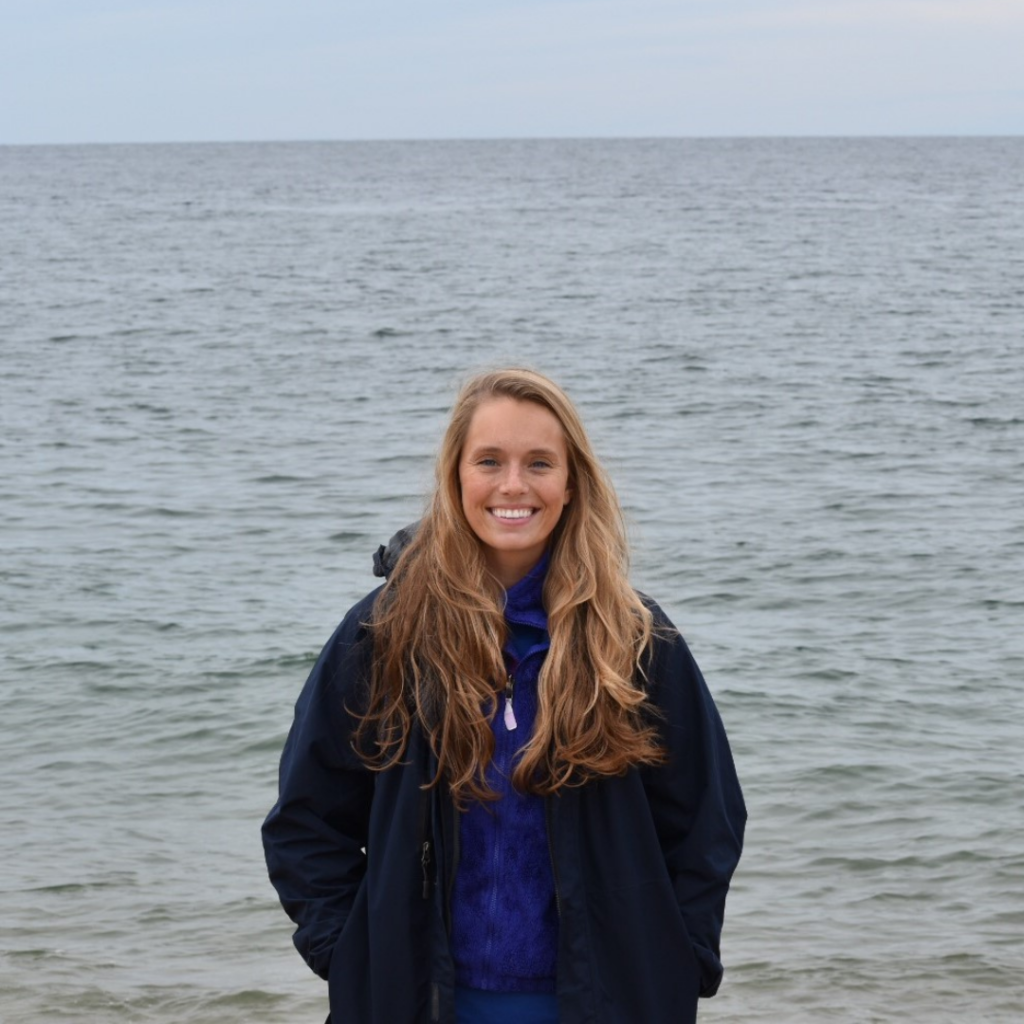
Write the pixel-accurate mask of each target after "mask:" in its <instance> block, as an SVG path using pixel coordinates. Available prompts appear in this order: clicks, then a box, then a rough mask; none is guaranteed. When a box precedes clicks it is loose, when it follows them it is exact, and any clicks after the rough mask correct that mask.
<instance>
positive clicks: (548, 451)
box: [469, 444, 558, 459]
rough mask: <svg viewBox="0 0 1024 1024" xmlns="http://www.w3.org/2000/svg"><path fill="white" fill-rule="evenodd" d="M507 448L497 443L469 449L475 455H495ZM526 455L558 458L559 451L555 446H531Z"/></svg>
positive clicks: (500, 453)
mask: <svg viewBox="0 0 1024 1024" xmlns="http://www.w3.org/2000/svg"><path fill="white" fill-rule="evenodd" d="M505 450H506V449H504V448H502V447H501V445H497V444H482V445H478V446H477V447H475V448H470V449H469V451H470V452H471V453H472V454H473V455H494V454H498V455H503V454H504V453H505ZM526 455H527V457H533V456H536V455H543V456H544V457H545V458H548V459H557V458H558V452H556V451H555V450H554V449H553V448H531V449H530V450H529V451H528V452H527V453H526Z"/></svg>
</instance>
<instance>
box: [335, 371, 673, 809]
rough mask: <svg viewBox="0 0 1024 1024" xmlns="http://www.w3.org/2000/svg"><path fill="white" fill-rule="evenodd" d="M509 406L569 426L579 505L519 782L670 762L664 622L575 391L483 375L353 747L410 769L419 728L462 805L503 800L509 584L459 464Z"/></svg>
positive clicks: (461, 401)
mask: <svg viewBox="0 0 1024 1024" xmlns="http://www.w3.org/2000/svg"><path fill="white" fill-rule="evenodd" d="M495 398H512V399H515V400H517V401H520V402H534V403H536V404H537V405H540V406H542V407H543V408H545V409H547V410H549V411H550V412H551V413H553V414H554V416H555V418H556V419H557V420H558V422H559V423H560V424H561V427H562V432H563V434H564V437H565V444H566V449H567V453H568V462H569V466H568V468H569V480H568V487H569V488H570V489H571V491H572V495H573V498H572V501H571V502H570V503H569V504H568V505H567V506H566V507H565V509H564V511H563V512H562V516H561V519H560V520H559V522H558V525H557V526H556V527H555V530H554V531H553V533H552V535H551V539H550V541H549V545H550V552H551V560H550V567H549V569H548V573H547V577H546V580H545V583H544V592H543V602H544V607H545V609H546V611H547V615H548V630H549V633H550V635H551V646H550V650H549V651H548V655H547V658H546V659H545V661H544V665H543V667H542V669H541V672H540V676H539V679H538V683H537V685H538V708H537V717H536V721H535V723H534V732H533V736H532V737H531V738H530V740H529V742H528V743H527V744H526V746H525V747H524V748H523V750H522V751H521V752H520V755H519V758H518V762H517V764H516V767H515V769H514V773H513V776H512V782H513V785H514V786H515V787H516V788H517V789H519V790H520V791H523V792H532V793H537V794H541V795H546V794H551V793H555V792H557V791H558V790H559V789H561V788H562V787H563V786H572V785H579V784H581V783H582V782H584V781H586V780H587V779H588V778H591V777H593V776H597V775H621V774H623V773H624V772H625V771H626V770H627V769H628V768H629V767H630V766H632V765H640V764H656V763H660V762H661V761H663V760H664V753H663V751H662V749H661V747H660V745H659V743H658V736H657V731H656V729H655V727H654V724H653V722H652V719H651V713H650V705H649V703H648V701H647V698H646V695H645V692H644V688H643V683H644V679H645V676H644V671H643V660H644V654H645V652H646V651H647V650H648V647H649V642H650V639H651V634H652V629H653V625H652V616H651V613H650V611H649V610H648V609H647V608H646V607H645V605H644V604H643V602H642V601H641V600H640V598H639V597H638V595H637V593H636V591H635V590H633V588H632V587H631V586H630V584H629V580H628V578H627V569H628V546H627V542H626V531H625V524H624V522H623V517H622V510H621V508H620V506H619V502H618V498H617V497H616V494H615V490H614V488H613V487H612V485H611V483H610V481H609V480H608V478H607V476H606V474H605V472H604V470H603V469H602V467H601V465H600V463H599V462H598V460H597V458H596V456H595V455H594V452H593V449H592V448H591V445H590V441H589V439H588V437H587V434H586V431H585V430H584V428H583V424H582V422H581V420H580V417H579V414H578V413H577V412H576V409H575V408H574V407H573V404H572V402H571V401H570V400H569V398H568V397H567V396H566V395H565V393H564V392H563V391H562V390H561V389H560V388H559V387H558V386H557V385H556V384H554V383H553V382H552V381H550V380H548V379H547V378H546V377H544V376H543V375H542V374H539V373H536V372H534V371H532V370H526V369H505V370H496V371H493V372H488V373H483V374H480V375H478V376H475V377H473V378H472V379H470V380H469V381H468V382H467V383H466V384H465V385H464V386H463V388H462V390H461V392H460V393H459V396H458V398H457V400H456V402H455V406H454V408H453V410H452V416H451V420H450V422H449V424H448V429H447V431H446V432H445V435H444V440H443V442H442V444H441V450H440V453H439V455H438V458H437V464H436V486H435V489H434V493H433V497H432V499H431V502H430V506H429V509H428V511H427V514H426V515H425V516H424V519H423V521H422V523H421V525H420V527H419V530H418V531H417V533H416V536H415V538H414V539H413V540H412V542H411V543H410V544H409V546H408V547H407V548H406V549H405V551H404V552H403V553H402V555H401V557H400V558H399V560H398V562H397V564H396V565H395V567H394V569H393V571H392V573H391V576H390V578H389V580H388V583H387V585H386V586H385V587H384V590H383V591H382V592H381V594H380V596H379V597H378V599H377V602H376V604H375V607H374V613H373V616H372V621H371V622H370V623H369V625H370V628H371V632H372V636H373V645H374V652H373V653H374V656H373V669H372V673H371V679H370V689H369V700H368V704H367V707H366V710H365V713H364V714H362V715H361V717H360V724H359V727H358V729H357V730H356V734H355V737H354V741H353V745H354V747H355V749H356V751H357V752H358V753H359V754H360V756H361V757H362V758H363V760H364V762H365V763H366V764H367V765H369V766H370V767H371V768H374V769H378V770H379V769H385V768H388V767H391V766H392V765H394V764H396V763H398V762H399V761H400V760H401V759H402V756H403V754H404V751H405V748H406V744H407V741H408V737H409V731H410V729H411V728H412V725H413V722H414V720H418V721H419V723H420V725H421V726H422V728H423V729H424V731H425V733H426V735H427V737H428V739H429V742H430V745H431V748H432V750H433V751H434V754H435V755H436V757H437V774H436V775H435V777H434V779H433V781H432V785H437V784H438V782H440V780H441V779H442V778H444V779H445V780H446V781H447V783H448V785H449V787H450V789H451V792H452V795H453V797H454V799H455V802H456V804H457V805H458V806H465V804H466V802H467V801H468V800H489V799H493V798H494V797H495V795H496V794H495V793H494V791H493V790H492V789H491V787H490V786H489V785H488V783H487V778H486V770H487V766H488V764H489V763H490V760H491V758H492V756H493V753H494V735H493V733H492V731H491V725H490V723H491V720H492V719H493V717H494V715H495V713H496V710H497V706H498V703H499V695H500V694H501V692H502V690H503V688H504V682H505V667H504V662H503V659H502V645H503V644H504V642H505V641H506V639H507V636H508V629H507V626H506V623H505V618H504V614H503V605H504V591H503V590H502V588H501V586H500V584H499V583H498V582H497V580H496V579H495V578H494V577H493V576H492V575H491V573H490V572H489V571H488V569H487V566H486V562H485V559H484V553H483V548H482V545H481V542H480V541H479V539H478V538H477V536H476V534H474V532H473V530H472V529H471V527H470V525H469V522H468V520H467V519H466V516H465V513H464V512H463V507H462V493H461V486H460V482H459V462H460V458H461V456H462V450H463V446H464V443H465V439H466V435H467V433H468V431H469V427H470V423H471V421H472V419H473V415H474V413H475V412H476V410H477V408H478V407H479V406H480V405H481V404H482V403H484V402H487V401H488V400H490V399H495Z"/></svg>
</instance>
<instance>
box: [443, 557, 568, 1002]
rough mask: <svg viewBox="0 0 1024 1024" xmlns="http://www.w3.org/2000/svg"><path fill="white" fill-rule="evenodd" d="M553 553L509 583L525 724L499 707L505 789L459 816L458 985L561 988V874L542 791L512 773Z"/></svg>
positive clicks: (533, 707) (529, 726) (514, 663)
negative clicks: (555, 868)
mask: <svg viewBox="0 0 1024 1024" xmlns="http://www.w3.org/2000/svg"><path fill="white" fill-rule="evenodd" d="M547 567H548V559H547V556H545V557H544V558H542V559H541V561H540V562H539V563H538V564H537V565H536V566H535V567H534V568H533V569H532V570H531V571H530V573H529V574H528V575H527V576H525V577H524V578H523V579H522V580H520V581H519V582H518V583H517V584H515V586H513V587H512V588H511V589H510V590H509V591H508V602H507V604H506V607H505V619H506V621H507V622H508V625H509V628H510V632H511V634H512V635H511V636H510V638H509V643H508V644H507V645H506V648H505V658H506V663H507V665H508V668H509V671H510V672H511V673H512V676H513V678H514V679H515V688H514V693H513V701H512V706H513V709H514V712H515V719H516V724H517V728H516V729H514V730H512V731H510V730H508V729H507V728H506V726H505V722H504V711H505V698H504V697H502V698H501V699H500V702H499V707H498V713H497V714H496V715H495V716H494V721H493V723H492V726H491V727H492V728H493V730H494V739H495V751H494V760H493V761H492V762H491V764H490V766H489V768H488V771H487V778H488V782H489V783H490V785H491V786H492V787H493V788H494V790H495V791H496V792H497V793H499V794H500V795H501V799H500V800H498V801H496V802H494V803H490V804H486V805H481V804H472V805H471V806H470V807H469V809H468V810H467V811H466V812H465V813H464V814H463V815H462V816H461V823H460V830H459V847H460V854H459V865H458V870H457V872H456V876H455V885H454V891H453V893H452V934H451V949H452V956H453V957H454V960H455V978H456V982H457V984H459V985H465V986H468V987H470V988H477V989H485V990H487V991H490V992H554V991H555V963H556V958H557V946H558V916H557V913H556V909H555V882H554V876H553V873H552V868H551V856H550V852H549V849H548V837H547V826H546V823H545V819H544V801H543V799H542V798H541V797H537V796H532V795H527V794H523V793H519V792H516V790H514V789H513V788H512V783H511V773H512V769H513V767H514V765H515V755H516V754H517V753H518V751H519V750H520V749H521V748H522V747H523V746H525V744H526V742H527V741H528V739H529V737H530V735H531V733H532V732H533V723H534V719H535V717H536V714H537V675H538V673H539V672H540V668H541V665H542V664H543V662H544V656H545V654H546V653H547V650H548V645H549V637H548V632H547V624H548V620H547V614H546V613H545V611H544V606H543V604H542V603H541V594H542V591H543V587H544V576H545V575H546V573H547Z"/></svg>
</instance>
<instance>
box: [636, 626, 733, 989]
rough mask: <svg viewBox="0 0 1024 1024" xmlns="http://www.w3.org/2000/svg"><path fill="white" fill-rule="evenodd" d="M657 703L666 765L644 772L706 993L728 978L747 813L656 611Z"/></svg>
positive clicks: (709, 713) (693, 673) (696, 682)
mask: <svg viewBox="0 0 1024 1024" xmlns="http://www.w3.org/2000/svg"><path fill="white" fill-rule="evenodd" d="M654 613H655V623H656V628H657V629H658V631H659V634H658V635H657V636H656V638H655V640H654V641H653V643H654V659H653V664H652V666H651V670H650V678H649V691H650V695H651V699H652V701H653V702H654V704H655V705H656V707H657V708H658V709H659V710H660V713H661V719H660V721H659V723H658V725H659V729H660V730H661V732H662V735H663V739H664V743H665V747H666V750H667V752H668V755H669V759H668V762H667V763H666V764H664V765H660V766H658V767H656V768H651V769H646V770H645V771H644V777H645V786H646V790H647V798H648V801H649V804H650V807H651V813H652V816H653V819H654V822H655V827H656V829H657V831H658V837H659V840H660V842H661V847H662V852H663V854H664V857H665V862H666V864H667V866H668V870H669V874H670V876H671V878H672V883H673V886H674V888H675V893H676V899H677V900H678V903H679V910H680V913H681V914H682V917H683V921H684V923H685V924H686V928H687V931H688V932H689V934H690V939H691V942H692V943H693V947H694V952H695V953H696V956H697V960H698V962H699V964H700V969H701V995H702V996H713V995H714V994H715V992H716V991H717V990H718V986H719V984H720V982H721V980H722V962H721V960H720V958H719V957H720V953H719V943H720V938H721V933H722V922H723V918H724V914H725V897H726V893H727V892H728V890H729V882H730V880H731V878H732V874H733V871H734V870H735V869H736V865H737V863H738V862H739V858H740V851H741V849H742V846H743V831H744V826H745V824H746V818H747V812H746V807H745V805H744V802H743V793H742V791H741V790H740V784H739V780H738V778H737V776H736V768H735V766H734V764H733V759H732V754H731V752H730V750H729V742H728V740H727V739H726V735H725V729H724V728H723V726H722V720H721V718H720V717H719V714H718V709H717V708H716V707H715V703H714V701H713V700H712V698H711V694H710V692H709V691H708V688H707V685H706V684H705V682H704V677H703V676H702V675H701V672H700V669H699V668H698V667H697V663H696V662H695V661H694V660H693V656H692V655H691V654H690V650H689V648H688V647H687V646H686V642H685V641H684V640H683V638H682V637H681V636H680V635H679V633H678V632H677V631H676V630H675V627H673V626H672V624H671V623H670V622H669V620H668V619H667V618H666V617H665V615H664V613H663V612H661V610H660V609H658V608H657V607H655V608H654Z"/></svg>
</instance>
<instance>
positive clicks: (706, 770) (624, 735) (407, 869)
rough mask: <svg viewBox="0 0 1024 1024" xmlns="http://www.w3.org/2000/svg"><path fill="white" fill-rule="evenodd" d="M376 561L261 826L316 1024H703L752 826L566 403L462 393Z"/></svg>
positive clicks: (698, 690)
mask: <svg viewBox="0 0 1024 1024" xmlns="http://www.w3.org/2000/svg"><path fill="white" fill-rule="evenodd" d="M403 543H404V548H403ZM392 546H393V548H397V549H399V550H392V551H390V552H386V553H385V556H384V557H383V558H382V559H381V560H380V562H381V566H380V568H381V569H382V571H383V572H384V573H389V579H388V582H387V583H386V584H385V585H384V586H383V587H381V588H379V589H378V590H376V591H374V592H373V593H371V594H370V595H368V596H367V597H366V598H364V599H363V600H362V601H360V602H359V603H358V604H357V605H356V606H355V607H354V608H353V609H352V610H351V611H350V612H349V614H348V615H347V616H346V618H345V620H344V621H343V622H342V624H341V625H340V626H339V627H338V630H337V631H336V632H335V634H334V636H333V637H332V638H331V640H330V641H329V642H328V644H327V646H326V647H325V648H324V650H323V653H322V654H321V655H320V659H319V661H318V662H317V664H316V666H315V668H314V669H313V671H312V673H311V675H310V677H309V679H308V681H307V683H306V686H305V688H304V689H303V691H302V695H301V696H300V698H299V701H298V704H297V706H296V714H295V721H294V724H293V726H292V730H291V733H290V735H289V737H288V741H287V743H286V745H285V749H284V754H283V756H282V762H281V790H280V799H279V800H278V802H277V804H276V806H275V807H274V809H273V810H272V811H271V813H270V815H269V817H268V818H267V820H266V823H265V824H264V827H263V835H264V845H265V848H266V854H267V864H268V866H269V869H270V877H271V881H272V882H273V884H274V885H275V887H276V888H277V891H278V893H279V895H280V897H281V901H282V903H283V905H284V907H285V910H286V911H287V912H288V914H289V915H290V916H291V917H292V919H293V920H294V921H295V922H296V924H297V925H298V928H297V930H296V933H295V944H296V946H297V947H298V949H299V952H300V953H301V954H302V955H303V956H304V957H305V959H306V961H307V962H308V963H309V965H310V967H311V968H312V969H313V970H314V971H316V972H317V973H318V974H320V975H321V976H322V977H325V978H327V979H328V987H329V994H330V1006H331V1017H330V1018H329V1020H331V1021H333V1022H334V1024H413V1022H420V1021H443V1022H457V1024H501V1022H505V1021H515V1022H516V1024H557V1022H561V1024H583V1022H595V1024H596V1022H601V1024H663V1022H664V1024H669V1022H672V1024H685V1022H687V1021H693V1020H695V1019H696V1002H697V997H698V996H699V995H705V996H710V995H713V994H714V992H715V990H716V989H717V987H718V984H719V981H720V979H721V974H722V967H721V964H720V962H719V959H718V943H719V935H720V932H721V927H722V916H723V911H724V904H725V895H726V891H727V889H728V885H729V880H730V877H731V875H732V872H733V870H734V868H735V866H736V862H737V861H738V859H739V855H740V848H741V844H742V837H743V827H744V822H745V819H746V812H745V809H744V805H743V798H742V794H741V792H740V787H739V783H738V782H737V779H736V774H735V769H734V767H733V762H732V758H731V755H730V752H729V747H728V743H727V741H726V737H725V733H724V731H723V729H722V724H721V721H720V719H719V717H718V713H717V711H716V709H715V706H714V703H713V702H712V699H711V696H710V695H709V693H708V691H707V688H706V686H705V684H704V681H703V679H702V677H701V675H700V671H699V670H698V668H697V666H696V665H695V663H694V661H693V659H692V658H691V656H690V653H689V651H688V649H687V647H686V644H685V643H684V642H683V639H682V637H680V635H679V634H678V632H676V630H675V629H674V627H673V626H672V624H671V623H670V622H669V621H668V619H667V618H666V616H665V615H664V614H663V613H662V611H661V610H660V609H659V608H658V606H657V605H656V604H654V603H653V602H652V601H649V600H648V599H647V598H645V597H642V596H641V595H639V594H637V593H636V591H634V590H633V589H632V587H630V585H629V582H628V580H627V577H626V562H627V548H626V541H625V533H624V529H623V524H622V516H621V511H620V508H619V505H618V501H617V499H616V497H615V493H614V491H613V489H612V487H611V485H610V484H609V482H608V481H607V479H606V478H605V475H604V473H603V471H602V469H601V467H600V465H599V463H598V462H597V459H596V458H595V456H594V453H593V451H592V449H591V446H590V442H589V440H588V438H587V436H586V433H585V431H584V429H583V426H582V423H581V422H580V419H579V416H578V414H577V413H576V410H575V409H574V408H573V406H572V403H571V402H570V401H569V399H568V398H567V397H566V396H565V394H564V393H563V392H562V391H561V390H560V389H559V388H558V387H557V386H556V385H555V384H553V383H552V382H551V381H550V380H548V379H547V378H545V377H543V376H541V375H540V374H537V373H534V372H532V371H528V370H518V369H514V370H502V371H497V372H493V373H486V374H482V375H480V376H477V377H475V378H473V379H472V380H470V381H469V382H468V383H467V384H466V385H465V387H464V388H463V389H462V392H461V393H460V395H459V397H458V400H457V401H456V404H455V408H454V410H453V413H452V417H451V422H450V423H449V426H448V429H447V432H446V434H445V437H444V441H443V443H442V446H441V451H440V454H439V456H438V460H437V482H436V489H435V492H434V495H433V499H432V501H431V504H430V506H429V509H428V511H427V514H426V515H425V517H424V519H423V520H422V522H421V523H420V524H419V526H418V528H417V529H416V530H415V532H414V533H409V534H405V535H402V536H400V537H399V543H397V544H396V543H395V542H394V541H393V544H392Z"/></svg>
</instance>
